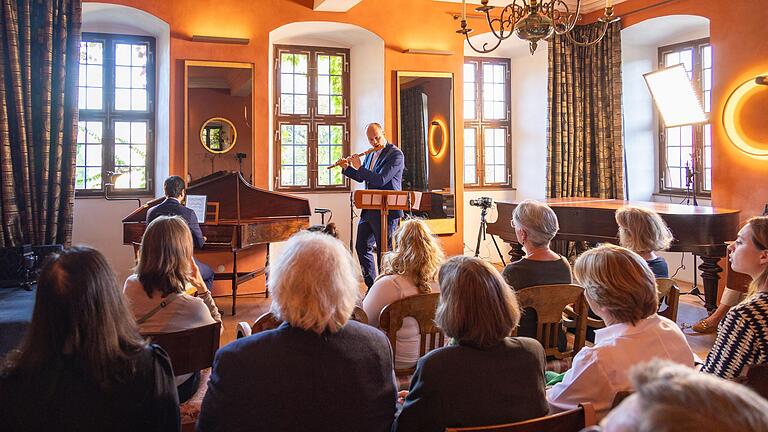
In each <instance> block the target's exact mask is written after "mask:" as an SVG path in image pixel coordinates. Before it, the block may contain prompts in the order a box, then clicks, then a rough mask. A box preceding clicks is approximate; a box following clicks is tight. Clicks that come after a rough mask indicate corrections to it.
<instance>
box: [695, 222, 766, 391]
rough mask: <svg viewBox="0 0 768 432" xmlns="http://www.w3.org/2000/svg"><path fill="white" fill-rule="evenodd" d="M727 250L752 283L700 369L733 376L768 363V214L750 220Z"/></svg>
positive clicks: (730, 315)
mask: <svg viewBox="0 0 768 432" xmlns="http://www.w3.org/2000/svg"><path fill="white" fill-rule="evenodd" d="M728 251H729V252H730V255H729V259H730V261H731V267H732V268H733V270H734V271H737V272H739V273H744V274H747V275H749V276H750V277H751V278H752V283H751V284H750V286H749V292H748V294H747V299H746V301H744V302H742V303H741V304H738V305H736V306H734V307H732V308H731V310H730V311H728V314H727V315H726V316H725V319H723V321H722V322H720V325H719V326H718V333H717V339H716V340H715V345H714V346H713V347H712V350H711V351H710V352H709V355H708V356H707V360H706V362H704V366H703V367H702V369H701V370H702V371H704V372H708V373H711V374H714V375H717V376H719V377H721V378H726V379H731V378H735V377H738V376H740V375H743V374H744V373H745V372H746V366H748V365H754V364H761V363H766V362H768V345H766V341H768V216H761V217H755V218H752V219H750V220H749V221H748V222H747V223H746V224H745V225H744V226H743V227H742V228H741V230H740V231H739V235H738V237H737V238H736V241H735V242H733V243H731V245H730V246H728Z"/></svg>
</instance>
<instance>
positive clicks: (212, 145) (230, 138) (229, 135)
mask: <svg viewBox="0 0 768 432" xmlns="http://www.w3.org/2000/svg"><path fill="white" fill-rule="evenodd" d="M236 143H237V128H235V125H234V123H232V122H231V121H229V120H228V119H226V118H224V117H211V118H209V119H208V120H206V121H205V122H203V125H202V126H201V127H200V144H202V145H203V147H204V148H205V149H206V150H207V151H208V152H210V153H217V154H223V153H226V152H228V151H230V150H232V149H233V148H235V144H236Z"/></svg>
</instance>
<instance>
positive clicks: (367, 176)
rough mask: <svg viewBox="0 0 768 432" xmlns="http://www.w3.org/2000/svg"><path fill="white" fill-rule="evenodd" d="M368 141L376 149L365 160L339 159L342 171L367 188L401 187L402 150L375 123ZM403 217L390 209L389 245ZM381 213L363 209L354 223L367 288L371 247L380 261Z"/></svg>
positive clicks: (373, 271) (370, 279) (368, 132)
mask: <svg viewBox="0 0 768 432" xmlns="http://www.w3.org/2000/svg"><path fill="white" fill-rule="evenodd" d="M365 134H366V135H367V136H368V143H370V145H371V147H373V148H379V147H380V149H379V150H376V151H374V152H371V153H369V154H368V155H366V157H365V160H364V161H362V162H361V161H360V157H359V156H357V155H353V156H352V157H350V158H348V159H342V160H340V161H339V164H340V165H341V167H342V168H343V170H342V171H341V172H342V174H344V175H345V176H347V177H349V178H351V179H352V180H355V181H358V182H365V188H366V189H379V190H402V182H403V168H404V167H405V162H404V157H403V152H402V151H400V149H399V148H397V147H395V146H394V145H393V144H392V143H389V142H388V141H387V137H386V136H385V135H384V130H383V129H382V128H381V125H380V124H378V123H371V124H369V125H368V127H367V128H366V131H365ZM401 217H403V212H402V211H401V210H396V211H390V212H389V215H388V224H387V239H388V241H387V243H388V246H389V245H391V239H392V234H393V233H394V232H395V228H397V224H398V223H399V222H400V218H401ZM380 245H381V216H380V214H379V212H378V211H376V210H363V212H362V214H361V215H360V223H359V224H358V225H357V240H356V241H355V251H356V252H357V258H358V260H360V267H362V270H363V279H365V284H366V285H368V288H370V287H371V285H373V281H374V279H376V263H374V261H373V248H374V246H376V258H377V261H376V262H377V263H381V246H380Z"/></svg>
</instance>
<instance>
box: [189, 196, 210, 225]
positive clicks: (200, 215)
mask: <svg viewBox="0 0 768 432" xmlns="http://www.w3.org/2000/svg"><path fill="white" fill-rule="evenodd" d="M207 202H208V196H206V195H187V203H186V206H187V208H190V209H192V210H193V211H194V212H195V216H197V220H198V222H200V223H205V207H206V205H207Z"/></svg>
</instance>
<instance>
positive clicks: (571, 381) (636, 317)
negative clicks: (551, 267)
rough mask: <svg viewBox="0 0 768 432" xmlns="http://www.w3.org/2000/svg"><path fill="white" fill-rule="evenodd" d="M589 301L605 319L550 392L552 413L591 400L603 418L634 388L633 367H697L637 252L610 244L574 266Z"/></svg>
mask: <svg viewBox="0 0 768 432" xmlns="http://www.w3.org/2000/svg"><path fill="white" fill-rule="evenodd" d="M574 273H575V275H576V279H577V280H578V281H579V283H580V284H581V286H583V287H584V294H585V297H586V299H587V303H589V306H590V307H591V308H592V310H593V311H594V312H595V313H596V314H597V315H598V316H599V317H600V318H602V319H603V320H604V321H605V324H606V327H605V328H603V329H599V330H597V331H595V345H594V346H592V347H585V348H582V350H581V351H579V353H578V354H577V355H576V356H575V357H574V359H573V366H572V368H571V369H570V370H569V371H567V372H566V373H565V376H564V377H563V381H562V382H561V383H558V384H555V385H554V386H553V387H552V388H550V389H549V390H548V391H547V399H548V400H549V405H550V408H551V410H552V411H553V412H558V411H565V410H570V409H574V408H576V407H577V406H578V405H579V404H580V403H582V402H591V403H592V404H593V405H594V407H595V411H596V412H597V414H598V417H601V416H603V415H605V414H606V413H607V412H608V410H609V409H610V408H611V404H612V402H613V398H614V397H615V396H616V393H617V392H619V391H624V390H629V389H631V388H632V386H631V384H630V382H629V377H628V371H629V368H630V367H632V365H634V364H637V363H640V362H644V361H648V360H651V359H653V358H656V357H658V358H662V359H669V360H672V361H675V362H678V363H681V364H684V365H686V366H693V362H694V357H693V352H691V348H690V347H689V346H688V342H687V341H686V339H685V336H684V335H683V332H682V331H681V330H680V328H679V327H678V326H677V324H675V323H674V322H672V321H670V320H668V319H666V318H664V317H660V316H659V315H657V314H656V310H657V309H658V298H657V294H656V280H655V278H654V277H653V273H651V270H650V268H648V265H647V264H646V263H645V261H644V260H643V258H642V257H640V256H639V255H638V254H636V253H634V252H632V251H630V250H629V249H625V248H623V247H620V246H615V245H611V244H605V245H602V246H600V247H597V248H595V249H591V250H588V251H586V252H584V253H583V254H582V255H581V256H580V257H579V258H578V259H577V260H576V264H575V267H574Z"/></svg>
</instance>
